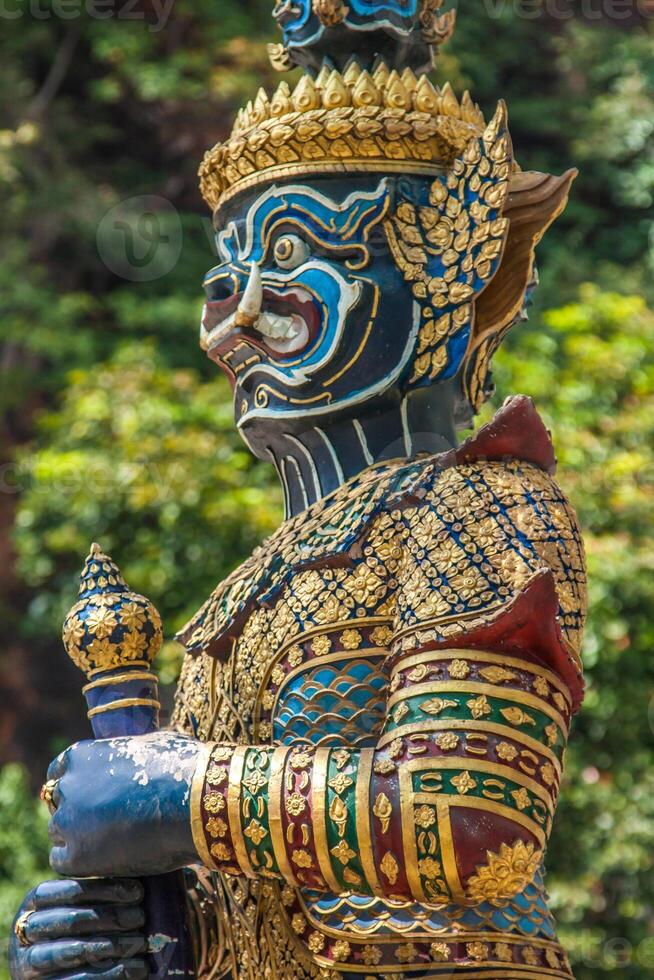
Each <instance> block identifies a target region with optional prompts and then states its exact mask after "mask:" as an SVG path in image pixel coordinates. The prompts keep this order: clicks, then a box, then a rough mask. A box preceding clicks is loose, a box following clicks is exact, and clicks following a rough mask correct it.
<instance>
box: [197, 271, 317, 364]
mask: <svg viewBox="0 0 654 980" xmlns="http://www.w3.org/2000/svg"><path fill="white" fill-rule="evenodd" d="M242 299H243V293H238V294H237V295H235V296H230V297H229V299H224V300H216V301H215V302H211V301H209V302H207V303H205V306H204V309H203V311H202V326H201V330H200V346H201V347H202V348H203V349H204V350H206V351H207V353H208V354H209V356H210V357H212V356H213V355H214V354H215V355H219V354H224V353H225V352H226V351H227V350H229V349H230V348H232V347H233V346H234V345H235V344H236V343H237V342H239V341H243V340H247V341H248V343H249V344H251V345H252V346H254V347H258V348H259V349H261V350H263V351H265V352H266V353H268V354H269V355H271V356H272V357H277V358H280V357H289V356H290V355H291V354H296V353H297V352H298V351H300V350H304V348H305V347H307V346H308V344H310V343H311V342H312V341H313V340H314V339H315V337H316V335H317V333H318V328H319V325H320V313H319V311H318V308H317V305H316V302H315V300H314V298H313V296H312V295H311V293H309V292H308V291H307V290H306V289H303V288H302V287H301V286H293V287H290V288H288V287H286V288H284V290H283V292H278V291H277V290H275V289H271V288H269V287H265V288H264V290H263V303H262V306H261V312H260V313H259V315H258V316H257V317H256V318H254V321H253V323H252V324H251V325H249V326H243V325H242V321H241V320H240V319H239V316H238V308H239V305H240V303H241V301H242Z"/></svg>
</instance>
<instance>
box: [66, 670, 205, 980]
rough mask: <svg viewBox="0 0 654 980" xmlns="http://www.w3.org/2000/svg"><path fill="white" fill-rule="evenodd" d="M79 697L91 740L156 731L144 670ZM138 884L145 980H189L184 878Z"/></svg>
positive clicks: (113, 677) (101, 680)
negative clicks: (144, 941) (145, 949)
mask: <svg viewBox="0 0 654 980" xmlns="http://www.w3.org/2000/svg"><path fill="white" fill-rule="evenodd" d="M84 696H85V698H86V703H87V705H88V709H89V719H90V721H91V726H92V728H93V734H94V735H95V737H96V738H118V737H120V736H122V735H147V734H149V733H150V732H154V731H157V729H158V728H159V699H158V687H157V678H156V676H155V675H154V674H152V673H151V672H150V671H148V670H143V669H142V668H141V669H138V668H136V669H134V668H133V669H131V670H129V669H127V670H126V669H124V668H122V669H119V670H113V671H106V672H104V673H102V674H100V675H98V676H95V677H94V678H93V679H92V680H91V681H90V682H89V683H88V684H87V685H86V686H85V687H84ZM142 883H143V889H144V899H143V907H144V912H145V933H146V937H147V940H148V951H149V952H148V959H149V966H150V969H149V980H164V978H166V977H175V980H183V978H185V977H187V978H189V980H192V978H194V977H195V966H194V956H193V951H192V945H191V938H190V934H189V929H188V923H187V920H186V891H185V888H184V879H183V873H182V872H181V871H174V872H171V873H170V874H165V875H155V876H152V877H148V878H144V879H143V882H142Z"/></svg>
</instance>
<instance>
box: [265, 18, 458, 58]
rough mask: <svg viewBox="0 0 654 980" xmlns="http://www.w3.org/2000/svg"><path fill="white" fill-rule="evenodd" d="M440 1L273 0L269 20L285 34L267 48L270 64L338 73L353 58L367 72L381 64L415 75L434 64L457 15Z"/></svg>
mask: <svg viewBox="0 0 654 980" xmlns="http://www.w3.org/2000/svg"><path fill="white" fill-rule="evenodd" d="M444 3H445V0H277V3H276V5H275V8H274V10H273V17H274V18H275V20H276V21H277V22H278V24H279V26H280V27H281V29H282V32H283V34H284V43H283V45H271V52H270V53H271V59H272V62H273V65H274V66H275V67H276V68H279V69H280V70H286V69H288V68H290V67H292V66H293V65H300V66H302V67H304V68H306V69H307V70H309V71H310V72H312V73H314V74H317V72H318V71H319V70H320V68H321V67H322V65H323V64H324V63H327V64H330V65H331V66H333V67H335V68H338V69H339V70H342V69H343V68H344V67H345V66H346V65H347V62H348V61H349V59H350V58H352V57H356V59H357V60H358V61H359V63H360V64H361V66H362V67H364V68H368V69H371V68H372V67H373V66H374V64H375V62H376V61H378V60H380V59H381V60H383V61H384V62H385V63H386V64H387V65H388V66H389V68H397V69H398V70H402V69H404V68H411V69H413V71H415V72H416V73H424V72H427V71H430V69H431V68H433V66H434V52H435V50H436V48H437V47H438V46H439V45H440V44H443V43H444V42H445V41H447V40H448V39H449V38H450V37H451V35H452V33H453V31H454V24H455V19H456V11H455V10H454V9H452V8H450V9H447V10H443V6H444Z"/></svg>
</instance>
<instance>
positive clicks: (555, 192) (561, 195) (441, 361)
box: [385, 102, 576, 412]
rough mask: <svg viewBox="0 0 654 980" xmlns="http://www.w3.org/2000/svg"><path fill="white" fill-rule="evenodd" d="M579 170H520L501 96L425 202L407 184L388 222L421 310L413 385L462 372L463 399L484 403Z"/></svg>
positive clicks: (398, 258) (397, 256) (400, 263)
mask: <svg viewBox="0 0 654 980" xmlns="http://www.w3.org/2000/svg"><path fill="white" fill-rule="evenodd" d="M575 176H576V171H569V172H567V173H566V174H564V175H563V176H562V177H552V176H550V175H548V174H540V173H523V172H522V171H520V169H519V167H518V165H517V163H516V162H515V159H514V156H513V148H512V143H511V138H510V135H509V131H508V124H507V112H506V106H505V105H504V103H502V102H501V103H500V104H499V106H498V108H497V111H496V113H495V116H494V117H493V120H492V121H491V123H490V124H489V125H488V127H487V128H486V130H485V131H484V133H483V135H482V136H481V137H479V138H477V137H475V138H473V139H472V140H470V142H469V144H468V146H467V147H466V149H465V151H464V153H463V154H462V155H461V156H460V157H459V158H458V159H457V160H456V161H455V163H454V165H453V167H452V168H451V170H450V171H449V173H448V174H447V175H446V176H444V177H438V178H436V180H435V181H434V182H433V184H432V185H431V190H430V192H429V196H428V199H427V200H419V201H415V194H414V193H412V191H411V190H409V191H408V193H407V197H410V200H405V201H404V202H402V203H399V204H398V206H397V208H396V210H395V213H394V214H393V215H392V217H390V218H389V219H388V220H387V221H386V224H385V228H386V234H387V238H388V242H389V245H390V248H391V251H392V253H393V256H394V258H395V261H396V263H397V265H398V267H399V268H400V270H401V271H402V273H403V275H404V278H405V279H406V280H407V282H409V283H411V285H412V290H413V294H414V297H415V299H416V301H417V302H418V303H419V304H420V306H421V311H422V324H421V327H420V330H419V334H418V343H417V347H416V352H415V357H414V360H413V365H412V372H411V374H410V376H409V378H408V379H407V383H408V386H409V387H411V386H417V385H425V384H433V383H434V382H435V381H443V380H446V379H447V378H450V377H453V376H454V375H456V374H459V373H460V375H461V384H462V389H463V396H464V399H465V401H466V403H467V404H468V405H469V406H470V407H471V409H472V410H473V411H474V412H476V411H478V410H479V409H480V407H481V405H482V404H483V402H484V400H485V399H486V398H487V397H488V395H489V394H490V393H491V387H490V384H489V377H490V365H491V361H492V357H493V355H494V354H495V352H496V350H497V348H498V347H499V345H500V344H501V342H502V340H503V339H504V337H505V335H506V333H507V332H508V330H509V329H510V328H511V326H513V324H514V323H516V322H517V321H518V320H520V319H521V318H526V313H525V312H524V311H525V306H526V303H527V301H528V298H529V295H530V292H531V289H533V287H534V285H535V283H536V271H535V264H534V259H535V255H534V253H535V248H536V245H537V244H538V242H539V241H540V239H541V238H542V236H543V234H544V233H545V231H546V230H547V228H548V227H549V225H550V224H551V223H552V222H553V221H554V220H555V219H556V217H557V216H558V215H559V214H560V213H561V211H562V210H563V209H564V207H565V205H566V202H567V199H568V194H569V191H570V186H571V184H572V181H573V180H574V178H575ZM401 196H402V185H400V189H399V195H398V201H399V198H401Z"/></svg>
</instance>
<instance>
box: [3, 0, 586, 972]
mask: <svg viewBox="0 0 654 980" xmlns="http://www.w3.org/2000/svg"><path fill="white" fill-rule="evenodd" d="M440 8H441V3H440V2H439V0H379V2H376V0H365V2H363V0H346V2H344V0H313V2H311V0H292V2H291V0H280V2H278V3H277V6H276V7H275V11H274V13H275V17H276V18H277V20H278V22H279V24H280V25H281V27H282V29H283V32H284V43H283V45H278V46H276V47H275V48H274V51H273V57H274V60H275V62H276V64H277V65H278V66H280V67H290V66H292V65H293V64H299V65H301V66H303V68H304V69H305V71H306V73H305V74H304V75H302V77H301V78H300V79H299V81H297V82H295V83H294V84H293V86H291V85H289V83H287V82H286V81H281V83H280V85H279V87H278V88H277V91H276V92H275V93H274V94H272V95H270V96H269V95H267V94H266V93H265V92H263V91H260V92H259V94H258V95H257V96H256V98H255V99H254V101H253V102H251V103H249V104H248V106H247V107H246V108H245V109H244V110H242V111H241V112H240V113H239V115H238V118H237V120H236V125H235V127H234V131H233V133H232V135H231V137H230V138H229V139H228V140H227V142H226V143H224V144H223V145H220V146H217V147H215V148H214V149H213V150H211V151H210V152H209V153H208V154H207V156H206V157H205V160H204V162H203V164H202V167H201V171H200V174H201V186H202V191H203V194H204V196H205V198H206V200H207V202H208V203H209V205H210V207H211V208H212V211H213V213H214V218H215V225H216V229H217V246H218V252H219V256H220V258H219V264H218V265H217V266H216V267H215V268H214V269H212V270H211V272H210V273H209V274H208V275H207V277H206V282H205V285H206V293H207V301H206V305H205V310H204V315H203V321H202V331H201V344H202V347H203V348H204V349H205V350H206V352H207V354H208V356H209V357H210V358H211V359H212V360H214V361H215V362H216V363H217V364H218V365H219V367H220V368H221V369H222V370H223V371H225V372H226V373H227V375H228V376H229V378H230V380H231V383H232V386H233V391H234V406H235V416H236V424H237V426H238V429H239V431H240V433H241V434H242V436H243V439H244V440H245V441H246V443H247V445H248V446H249V447H250V448H251V450H252V452H253V453H255V454H256V455H257V456H258V457H260V458H261V459H263V460H268V461H270V462H272V463H273V464H274V466H275V467H276V469H277V471H278V473H279V477H280V480H281V482H282V485H283V488H284V493H285V500H286V511H287V514H286V520H285V521H284V523H283V524H282V525H281V526H280V528H279V529H278V530H277V531H276V532H275V533H274V534H273V535H272V537H271V538H270V539H269V540H268V541H266V543H265V544H264V545H263V546H262V547H260V548H259V549H257V551H255V553H254V554H253V555H252V556H251V557H250V558H249V559H248V560H247V561H246V562H245V563H244V564H243V565H242V566H241V567H240V568H238V569H236V571H235V572H234V573H233V574H232V575H231V576H230V577H229V578H228V579H227V580H226V581H224V582H222V583H221V584H220V585H218V587H217V588H216V589H215V591H214V592H213V593H212V594H211V595H210V597H209V598H208V599H207V601H206V602H205V603H204V605H202V607H201V609H200V610H199V612H198V613H197V614H196V615H195V616H194V617H193V619H192V620H191V622H190V623H189V624H188V625H187V627H186V628H185V629H184V630H183V631H182V633H181V635H180V637H179V638H180V640H181V642H182V643H183V644H184V646H185V647H186V650H187V654H186V659H185V662H184V667H183V671H182V675H181V679H180V682H179V689H178V692H177V698H176V707H175V713H174V718H173V725H172V729H169V730H168V731H166V732H157V733H152V734H146V735H140V736H132V737H129V738H113V739H110V740H100V741H98V742H93V743H91V742H87V743H82V744H81V745H78V746H74V747H72V748H71V749H69V750H67V752H65V753H64V754H63V755H62V756H60V757H59V759H57V760H56V761H55V763H54V764H53V767H52V769H51V773H50V778H51V780H53V782H51V783H50V784H49V785H50V787H51V791H50V796H51V802H52V809H53V810H54V815H53V817H52V824H51V833H52V837H53V841H54V844H55V847H54V849H53V866H54V867H55V869H56V870H58V871H60V872H61V873H64V874H67V875H74V876H88V875H95V876H103V875H108V876H132V877H140V876H143V875H148V874H153V873H163V872H169V871H172V870H174V869H179V868H181V867H183V866H188V867H192V868H194V869H195V872H194V874H193V875H192V877H191V878H190V879H189V884H188V893H189V898H190V904H189V908H190V910H191V911H190V913H189V921H190V922H191V925H192V930H193V932H194V935H195V936H196V940H197V942H196V946H197V951H198V952H197V961H196V963H195V965H194V967H193V972H194V973H195V975H197V976H199V977H201V978H207V980H209V978H211V980H213V978H215V980H218V978H220V977H228V978H233V980H261V978H270V980H273V978H279V980H308V978H322V980H346V978H347V980H353V978H362V980H363V978H365V980H371V978H376V977H391V978H395V980H400V978H404V980H427V978H437V977H448V978H457V977H460V978H461V980H463V978H473V977H480V978H481V977H484V978H486V980H492V978H495V980H509V978H518V977H520V978H523V980H536V978H542V977H552V978H557V977H558V978H569V977H571V976H572V974H571V971H570V967H569V964H568V961H567V958H566V954H565V952H564V951H563V949H562V948H561V947H560V945H559V944H558V942H557V938H556V931H555V925H554V922H553V919H552V916H551V914H550V913H549V911H548V907H547V896H546V892H545V887H544V871H543V861H544V855H545V851H546V847H547V842H548V838H549V836H550V831H551V827H552V821H553V819H554V813H555V809H556V804H557V796H558V793H559V787H560V782H561V776H562V764H563V754H564V750H565V746H566V742H567V739H568V733H569V730H570V724H571V720H572V717H573V715H574V714H575V712H576V711H577V709H578V708H579V706H580V703H581V700H582V693H583V681H582V671H581V664H580V658H579V649H580V642H581V635H582V630H583V624H584V617H585V608H586V577H585V566H584V557H583V547H582V543H581V538H580V533H579V528H578V525H577V521H576V518H575V515H574V513H573V511H572V510H571V508H570V506H569V504H568V503H567V501H566V499H565V496H564V495H563V493H562V492H561V490H560V489H559V487H558V486H557V484H556V482H555V480H554V478H553V473H554V470H555V457H554V453H553V449H552V444H551V441H550V437H549V434H548V432H547V430H546V428H545V426H544V425H543V423H542V421H541V420H540V418H539V416H538V414H537V413H536V410H535V408H534V406H533V404H532V402H531V401H530V400H529V399H528V398H526V397H522V396H520V397H515V398H512V399H509V400H508V401H507V402H506V403H505V404H504V406H503V407H502V408H501V409H500V411H499V412H498V413H497V415H496V416H495V418H494V420H493V421H492V422H490V423H489V424H488V425H486V426H484V427H483V428H481V429H480V430H479V431H478V432H477V434H476V435H474V436H472V437H471V438H469V439H468V440H467V441H465V442H463V443H462V444H460V445H457V438H456V432H457V429H460V428H465V427H468V426H469V424H470V421H471V419H472V417H473V416H474V414H475V413H476V412H477V411H478V410H479V408H480V407H481V405H482V403H483V402H484V400H485V399H486V398H487V396H488V395H489V393H490V392H491V382H490V373H489V369H490V363H491V359H492V357H493V354H494V353H495V351H496V349H497V347H498V345H499V344H500V342H501V341H502V339H503V337H504V336H505V335H506V333H507V331H508V330H509V329H510V328H511V327H512V326H513V325H514V324H516V323H517V322H519V321H521V320H522V319H524V318H525V315H526V314H525V308H526V305H527V303H528V300H529V296H530V292H531V290H532V289H533V287H534V285H535V282H536V272H535V265H534V250H535V247H536V245H537V243H538V241H539V240H540V238H541V237H542V235H543V234H544V232H545V231H546V229H547V228H548V226H549V225H550V224H551V223H552V222H553V221H554V219H555V218H556V217H557V216H558V215H559V214H560V212H561V211H562V210H563V208H564V206H565V204H566V201H567V197H568V192H569V189H570V185H571V183H572V180H573V178H574V176H575V174H574V172H569V173H567V174H565V175H563V176H562V177H552V176H549V175H546V174H541V173H533V172H524V171H523V170H521V169H520V167H519V166H518V164H517V163H516V160H515V158H514V153H513V148H512V143H511V138H510V135H509V130H508V124H507V113H506V110H505V107H504V105H503V104H500V105H499V106H498V108H497V111H496V113H495V115H494V116H493V118H492V119H491V120H490V121H488V122H486V121H485V120H484V118H483V117H482V114H481V112H480V110H479V108H478V107H477V106H476V105H475V104H474V103H473V102H472V101H471V99H470V97H469V96H468V95H467V94H466V95H464V96H463V98H462V99H461V100H460V101H459V100H458V99H457V98H456V97H455V95H454V93H453V91H452V90H451V88H449V87H448V86H446V87H445V88H443V89H439V88H436V87H435V86H434V85H433V84H432V82H430V80H429V78H428V76H427V73H426V72H427V70H428V68H429V67H430V66H431V64H432V52H433V50H434V47H435V46H436V45H437V44H438V43H439V42H440V41H442V40H444V39H445V38H446V37H447V36H448V35H449V33H451V30H452V28H453V18H452V16H451V15H449V14H447V13H443V12H442V11H441V9H440ZM96 620H97V621H98V622H100V620H99V619H98V617H95V619H93V623H95V622H96ZM86 623H87V627H85V628H88V629H92V628H93V623H92V622H91V620H90V619H89V620H87V621H86ZM89 624H91V625H89ZM98 635H100V634H98ZM104 635H105V636H106V635H107V634H106V633H105V634H104ZM73 640H74V637H73ZM75 642H76V641H75ZM117 642H118V641H117ZM103 649H104V648H103ZM100 886H102V888H104V889H105V890H104V892H102V895H101V896H100V898H98V895H97V892H98V889H99V888H100ZM48 887H49V890H48ZM48 887H46V886H41V892H39V889H37V891H36V893H35V894H34V895H32V896H31V898H30V899H29V900H28V903H27V905H26V906H25V907H24V910H23V912H22V917H21V919H20V929H19V932H20V936H19V938H20V939H21V941H22V942H23V943H24V945H23V946H21V947H20V949H18V950H17V951H16V952H15V956H14V974H15V976H21V977H22V976H27V975H28V973H29V974H30V975H32V974H33V973H35V972H39V964H41V963H43V962H46V961H47V957H46V956H45V954H44V953H43V942H44V940H49V941H50V944H52V941H53V938H54V939H56V940H57V941H59V942H61V943H63V944H64V946H66V942H65V941H64V938H63V937H70V936H75V935H77V936H78V937H79V935H85V936H88V935H89V934H91V933H92V931H93V930H92V928H90V927H89V926H88V925H87V926H86V932H84V931H82V933H79V931H78V930H76V928H75V926H76V921H77V920H75V921H73V920H72V919H71V917H70V916H69V918H68V919H66V909H64V910H63V911H61V910H59V912H58V913H57V915H58V916H59V918H57V915H55V913H54V912H53V911H52V908H53V907H54V906H56V905H57V901H56V895H57V888H56V886H55V884H53V883H51V884H50V885H49V886H48ZM62 887H63V886H61V887H60V889H59V893H61V888H62ZM66 887H67V888H68V889H69V890H70V889H71V888H73V885H72V884H71V883H70V882H68V883H66ZM79 887H80V888H81V887H82V886H79ZM117 887H118V886H117V885H115V883H114V884H112V882H111V880H109V881H108V882H106V883H100V884H98V883H96V885H94V886H93V888H94V889H95V891H94V890H93V889H92V888H90V886H89V885H88V883H87V885H85V888H86V889H87V891H86V892H84V895H83V897H82V899H80V898H77V899H76V901H77V904H78V905H79V903H80V902H81V903H82V904H83V905H84V904H85V903H86V905H87V906H89V908H87V909H86V911H87V913H88V912H89V909H90V911H93V910H94V909H95V913H94V914H95V915H96V917H97V916H99V917H100V919H101V921H102V922H106V921H109V919H108V918H107V917H108V916H109V917H111V916H112V915H113V916H115V915H116V914H117V913H116V907H117V906H119V905H120V901H122V902H123V904H125V903H126V904H127V905H130V902H131V904H132V905H133V906H135V907H137V906H138V894H139V893H138V886H137V885H134V886H130V887H133V888H134V889H136V892H134V894H132V897H131V899H127V898H125V897H124V896H123V898H122V899H121V900H119V899H118V898H117V897H116V896H115V894H114V892H113V891H112V889H115V888H117ZM122 887H123V891H124V890H125V888H126V887H127V886H126V885H124V884H123V886H122ZM44 889H45V890H44ZM89 889H90V890H89ZM67 894H70V891H69V893H67ZM76 894H77V893H76ZM44 896H45V898H44ZM53 896H54V897H53ZM112 896H113V898H112ZM135 896H136V897H135ZM48 904H49V907H50V912H49V913H47V914H49V915H50V920H48V921H50V923H51V925H50V931H49V932H48V928H47V927H46V926H47V923H46V924H44V922H45V920H44V918H43V917H44V915H46V913H45V912H44V911H43V909H44V906H46V905H48ZM59 904H61V905H66V904H67V902H60V903H59ZM98 909H100V911H98ZM122 911H123V912H124V909H123V910H122ZM68 912H69V913H70V909H68ZM135 914H136V913H135ZM55 921H56V922H59V926H58V928H59V932H58V933H57V931H56V928H55V926H54V925H52V923H53V922H55ZM111 921H112V922H113V921H114V919H111ZM116 921H117V920H116ZM65 922H67V923H68V926H67V931H65V930H64V925H62V923H65ZM80 922H81V920H80ZM98 928H99V927H98ZM126 929H127V931H129V930H130V929H131V930H132V931H133V932H136V933H138V923H137V922H136V920H135V921H134V922H132V924H131V925H130V926H129V927H125V928H123V930H122V931H123V932H125V930H126ZM96 931H97V929H96ZM110 931H111V930H110ZM116 931H117V932H118V934H119V935H122V933H121V931H120V929H119V927H118V926H115V928H114V932H116ZM100 932H102V929H100ZM123 938H124V937H123ZM112 942H113V943H114V945H113V946H111V944H110V948H109V949H108V950H107V955H108V956H110V957H113V960H110V964H111V968H112V969H113V970H114V971H116V970H117V971H118V972H117V973H116V972H114V973H113V974H112V975H115V976H118V975H123V974H125V973H126V974H127V975H140V974H139V971H140V970H142V969H143V967H142V965H139V964H141V960H140V959H139V955H136V956H133V957H132V958H131V959H130V960H127V961H125V956H124V955H121V949H123V947H121V946H120V943H119V942H118V940H117V939H116V940H112ZM46 945H47V943H46ZM89 945H90V941H89V940H79V939H78V944H77V947H76V949H77V952H70V953H69V961H67V962H68V963H69V964H72V965H68V966H67V967H66V969H61V970H60V971H59V973H61V974H62V975H63V974H65V973H71V971H72V972H75V973H76V975H81V974H84V973H90V972H92V971H91V970H90V968H89V967H88V966H87V965H85V964H88V962H89V960H88V956H89V954H88V947H89ZM62 948H63V947H62ZM66 948H68V947H66ZM39 949H41V958H40V959H39V956H38V955H37V954H38V951H39ZM35 951H36V953H35ZM30 956H31V959H30ZM85 956H86V959H85V958H84V957H85ZM26 963H29V964H30V966H29V968H28V967H26V966H25V964H26ZM107 969H109V967H107ZM121 970H122V971H123V974H121V973H120V971H121ZM52 972H53V971H52V969H50V973H52ZM94 975H96V974H95V973H94ZM103 975H104V974H103Z"/></svg>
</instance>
